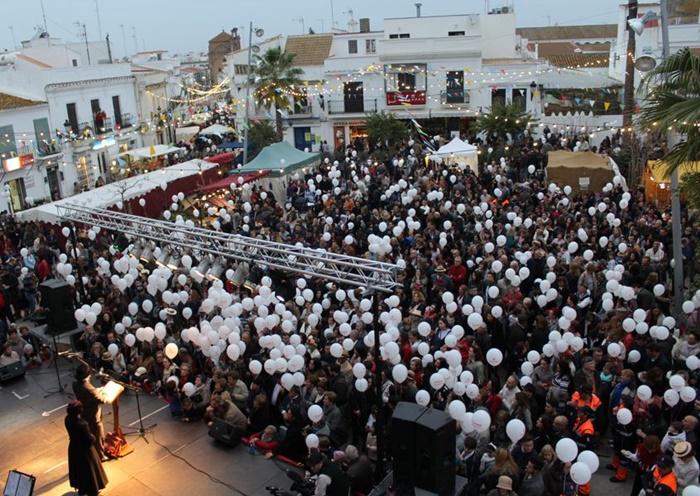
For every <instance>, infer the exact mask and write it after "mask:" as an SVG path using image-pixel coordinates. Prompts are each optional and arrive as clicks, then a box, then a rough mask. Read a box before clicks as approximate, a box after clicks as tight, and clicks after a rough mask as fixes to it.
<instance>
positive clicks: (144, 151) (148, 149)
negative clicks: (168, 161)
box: [117, 145, 182, 160]
mask: <svg viewBox="0 0 700 496" xmlns="http://www.w3.org/2000/svg"><path fill="white" fill-rule="evenodd" d="M181 151H182V148H178V147H177V146H170V145H152V146H144V147H143V148H136V149H134V150H129V151H127V152H124V153H120V154H119V155H117V156H118V157H123V156H124V155H131V157H132V158H134V160H140V159H144V158H155V157H160V156H161V155H169V154H171V153H178V152H181Z"/></svg>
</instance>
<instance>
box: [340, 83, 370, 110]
mask: <svg viewBox="0 0 700 496" xmlns="http://www.w3.org/2000/svg"><path fill="white" fill-rule="evenodd" d="M364 96H365V94H364V89H363V87H362V83H361V82H352V83H343V102H344V104H345V112H364V111H365V107H364Z"/></svg>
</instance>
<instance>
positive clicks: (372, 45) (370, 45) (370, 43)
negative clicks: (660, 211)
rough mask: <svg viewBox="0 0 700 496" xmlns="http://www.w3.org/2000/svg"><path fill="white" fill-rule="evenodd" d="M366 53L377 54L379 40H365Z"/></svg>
mask: <svg viewBox="0 0 700 496" xmlns="http://www.w3.org/2000/svg"><path fill="white" fill-rule="evenodd" d="M365 53H377V40H375V39H371V40H365Z"/></svg>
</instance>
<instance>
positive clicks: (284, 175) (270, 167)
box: [236, 141, 321, 205]
mask: <svg viewBox="0 0 700 496" xmlns="http://www.w3.org/2000/svg"><path fill="white" fill-rule="evenodd" d="M320 162H321V154H320V153H308V152H302V151H301V150H297V149H296V148H294V147H293V146H292V145H290V144H289V143H287V142H286V141H282V142H281V143H275V144H273V145H270V146H266V147H265V148H263V150H262V151H261V152H260V154H259V155H258V156H257V157H255V159H253V160H252V161H251V162H249V163H248V164H247V165H246V166H245V167H241V168H240V169H238V170H237V171H236V174H248V173H251V172H260V171H270V175H269V176H267V177H266V178H265V181H268V180H269V182H270V185H271V186H272V193H273V194H274V195H275V199H276V200H277V202H278V203H279V204H280V205H284V204H285V203H286V202H287V184H288V182H289V175H290V174H293V173H294V172H295V171H297V170H299V169H301V168H303V167H313V166H315V165H318V164H319V163H320Z"/></svg>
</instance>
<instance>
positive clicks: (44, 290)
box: [39, 279, 77, 335]
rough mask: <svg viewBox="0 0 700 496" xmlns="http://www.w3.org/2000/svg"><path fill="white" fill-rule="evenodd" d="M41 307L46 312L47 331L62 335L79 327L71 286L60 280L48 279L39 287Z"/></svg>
mask: <svg viewBox="0 0 700 496" xmlns="http://www.w3.org/2000/svg"><path fill="white" fill-rule="evenodd" d="M39 292H40V293H41V306H42V307H44V309H45V310H46V331H47V332H48V333H49V334H54V335H58V334H62V333H64V332H68V331H70V330H73V329H75V328H76V327H77V323H76V321H75V315H74V313H75V309H74V308H73V298H72V296H71V288H70V285H69V284H68V283H67V282H65V281H60V280H58V279H48V280H46V281H44V282H42V283H41V284H40V285H39Z"/></svg>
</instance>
